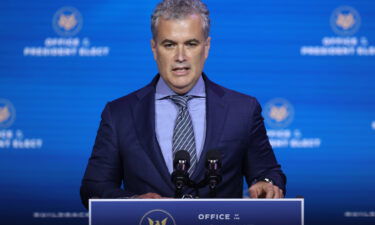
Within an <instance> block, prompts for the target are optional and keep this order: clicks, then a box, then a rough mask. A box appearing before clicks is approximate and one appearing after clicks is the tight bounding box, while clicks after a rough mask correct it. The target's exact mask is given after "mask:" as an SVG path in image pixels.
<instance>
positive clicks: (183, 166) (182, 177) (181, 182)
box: [172, 150, 190, 198]
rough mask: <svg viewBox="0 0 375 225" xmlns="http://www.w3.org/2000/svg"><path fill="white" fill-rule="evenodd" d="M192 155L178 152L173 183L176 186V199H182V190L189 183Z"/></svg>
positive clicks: (174, 163) (174, 161)
mask: <svg viewBox="0 0 375 225" xmlns="http://www.w3.org/2000/svg"><path fill="white" fill-rule="evenodd" d="M189 168H190V154H189V153H188V152H187V151H185V150H180V151H177V152H176V154H175V156H174V160H173V169H174V171H173V173H172V182H173V183H174V184H175V187H176V191H175V198H181V197H182V189H183V188H184V186H185V185H187V184H188V183H189V173H188V170H189Z"/></svg>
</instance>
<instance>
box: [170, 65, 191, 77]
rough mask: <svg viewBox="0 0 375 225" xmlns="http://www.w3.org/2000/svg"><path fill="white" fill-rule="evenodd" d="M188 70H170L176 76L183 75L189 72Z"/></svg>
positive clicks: (175, 68)
mask: <svg viewBox="0 0 375 225" xmlns="http://www.w3.org/2000/svg"><path fill="white" fill-rule="evenodd" d="M189 70H190V68H189V67H187V66H186V67H185V66H184V67H174V68H173V69H172V71H173V73H174V74H176V75H185V74H187V73H188V72H189Z"/></svg>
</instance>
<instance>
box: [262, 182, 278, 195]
mask: <svg viewBox="0 0 375 225" xmlns="http://www.w3.org/2000/svg"><path fill="white" fill-rule="evenodd" d="M264 191H265V192H266V198H273V196H274V195H275V193H274V191H273V185H272V184H267V185H266V186H265V188H264Z"/></svg>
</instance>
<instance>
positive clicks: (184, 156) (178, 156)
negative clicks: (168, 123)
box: [173, 150, 190, 165]
mask: <svg viewBox="0 0 375 225" xmlns="http://www.w3.org/2000/svg"><path fill="white" fill-rule="evenodd" d="M180 160H185V161H186V162H187V163H190V154H189V152H187V151H185V150H179V151H177V152H176V153H175V155H174V160H173V164H174V165H176V163H178V161H180Z"/></svg>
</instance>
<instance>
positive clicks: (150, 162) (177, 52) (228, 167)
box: [81, 0, 286, 206]
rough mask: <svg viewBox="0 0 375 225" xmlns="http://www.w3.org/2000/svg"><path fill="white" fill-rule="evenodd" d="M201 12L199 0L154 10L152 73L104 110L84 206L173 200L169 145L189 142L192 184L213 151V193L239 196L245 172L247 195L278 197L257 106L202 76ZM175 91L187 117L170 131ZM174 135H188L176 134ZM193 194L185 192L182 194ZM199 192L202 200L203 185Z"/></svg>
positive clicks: (205, 45) (277, 177)
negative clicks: (216, 173)
mask: <svg viewBox="0 0 375 225" xmlns="http://www.w3.org/2000/svg"><path fill="white" fill-rule="evenodd" d="M208 15H209V13H208V10H207V7H206V5H205V4H203V3H202V2H201V1H200V0H164V1H163V2H161V3H159V4H158V6H157V7H156V9H155V11H154V13H153V15H152V19H151V20H152V21H151V24H152V33H153V39H152V40H151V48H152V52H153V54H154V58H155V60H156V62H157V65H158V70H159V74H158V75H157V76H156V77H155V78H154V79H153V80H152V82H151V83H150V84H148V85H147V86H146V87H144V88H142V89H140V90H138V91H135V92H133V93H131V94H129V95H127V96H125V97H122V98H119V99H117V100H114V101H112V102H109V103H108V104H107V105H106V107H105V109H104V110H103V113H102V120H101V123H100V127H99V130H98V133H97V137H96V141H95V145H94V148H93V152H92V155H91V157H90V160H89V163H88V166H87V169H86V172H85V175H84V178H83V181H82V186H81V198H82V201H83V203H84V204H85V205H86V206H87V201H88V199H90V198H163V197H173V195H174V193H175V192H174V191H175V188H174V184H173V183H172V181H171V173H172V172H173V165H172V164H173V163H172V162H173V149H174V148H178V147H176V146H178V143H176V142H180V143H181V142H189V145H186V146H191V154H192V155H193V156H192V157H193V158H194V159H195V160H193V161H194V162H193V164H194V170H192V171H191V174H190V178H191V180H193V181H195V182H198V181H200V180H202V179H203V178H204V176H205V155H206V153H207V152H208V151H209V150H211V149H216V150H218V151H219V152H220V154H221V156H222V168H221V173H222V181H221V183H220V184H219V186H218V187H217V195H216V197H220V198H241V197H242V190H243V180H244V179H243V178H244V177H245V178H246V182H247V183H248V185H249V186H250V188H249V193H250V197H252V198H262V197H263V198H264V197H266V198H282V197H283V196H284V193H285V183H286V178H285V175H284V174H283V172H282V171H281V169H280V165H279V164H278V163H277V161H276V158H275V156H274V153H273V150H272V147H271V145H270V143H269V140H268V137H267V134H266V130H265V127H264V123H263V118H262V116H261V107H260V105H259V103H258V102H257V100H256V99H255V98H253V97H251V96H247V95H244V94H241V93H238V92H235V91H232V90H229V89H226V88H224V87H221V86H219V85H217V84H215V83H213V82H212V81H210V80H209V79H208V77H207V76H206V75H205V74H204V73H203V66H204V63H205V61H206V59H207V57H208V53H209V49H210V40H211V38H210V37H209V27H210V23H209V17H208ZM176 96H177V98H180V99H184V98H186V99H188V100H186V102H185V104H186V105H185V106H184V107H185V109H187V111H188V113H185V114H184V116H185V117H184V119H185V118H186V121H189V122H188V123H187V124H188V125H186V124H184V125H183V126H186V127H188V128H186V129H185V130H184V129H182V130H183V131H181V130H178V129H177V127H178V126H179V125H177V120H178V119H177V117H178V118H180V115H182V114H180V113H181V112H182V111H181V110H182V108H181V107H180V106H179V105H178V104H177V103H176V101H175V100H174V98H175V97H176ZM185 112H186V111H185ZM186 130H188V131H186ZM178 132H180V133H181V132H182V133H183V132H190V133H189V134H188V135H183V134H182V136H184V137H183V138H179V137H176V135H177V134H176V133H178ZM189 135H190V136H189ZM185 136H189V138H190V139H186V138H185ZM184 138H185V139H184ZM176 139H177V140H176ZM188 148H190V147H188ZM193 193H194V192H193V190H192V189H190V188H186V189H184V194H193ZM200 197H209V189H208V188H207V187H206V188H202V190H201V191H200Z"/></svg>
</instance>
